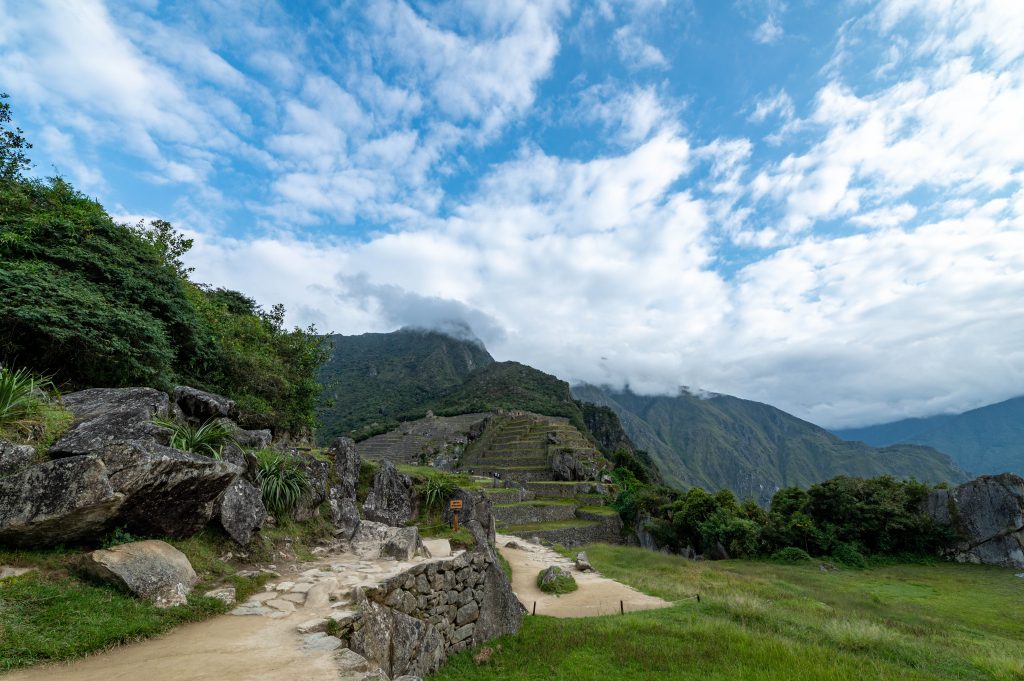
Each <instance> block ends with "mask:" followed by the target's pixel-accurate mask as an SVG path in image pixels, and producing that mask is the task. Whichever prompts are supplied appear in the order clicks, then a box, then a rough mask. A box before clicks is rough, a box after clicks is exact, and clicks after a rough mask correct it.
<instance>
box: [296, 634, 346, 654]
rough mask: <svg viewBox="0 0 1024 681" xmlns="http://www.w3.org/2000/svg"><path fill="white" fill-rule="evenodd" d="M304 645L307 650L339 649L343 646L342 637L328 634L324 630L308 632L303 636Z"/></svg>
mask: <svg viewBox="0 0 1024 681" xmlns="http://www.w3.org/2000/svg"><path fill="white" fill-rule="evenodd" d="M302 646H303V647H304V648H305V649H306V650H325V651H331V650H337V649H338V648H340V647H341V639H339V638H336V637H334V636H328V635H327V634H325V633H324V632H322V631H318V632H316V633H314V634H307V635H305V636H303V637H302Z"/></svg>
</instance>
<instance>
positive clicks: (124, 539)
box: [100, 527, 141, 549]
mask: <svg viewBox="0 0 1024 681" xmlns="http://www.w3.org/2000/svg"><path fill="white" fill-rule="evenodd" d="M140 540H141V538H140V537H136V536H135V535H133V534H132V533H131V532H129V531H128V530H126V529H124V528H123V527H118V528H115V529H114V531H113V532H111V533H110V534H108V535H107V536H106V537H104V538H103V541H102V542H100V548H104V549H109V548H113V547H115V546H120V545H121V544H131V543H132V542H136V541H140Z"/></svg>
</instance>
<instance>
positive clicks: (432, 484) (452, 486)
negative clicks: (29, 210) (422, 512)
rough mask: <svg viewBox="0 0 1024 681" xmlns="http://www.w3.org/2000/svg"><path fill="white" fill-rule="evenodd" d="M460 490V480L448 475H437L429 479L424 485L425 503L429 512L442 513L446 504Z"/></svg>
mask: <svg viewBox="0 0 1024 681" xmlns="http://www.w3.org/2000/svg"><path fill="white" fill-rule="evenodd" d="M458 489H459V485H458V479H457V478H456V477H455V476H454V475H450V474H447V473H437V474H435V475H431V476H430V477H428V478H427V481H426V483H424V485H423V503H424V505H425V506H426V507H427V510H428V511H440V510H442V509H443V507H444V502H445V500H446V499H449V498H450V497H451V496H452V495H454V494H455V492H456V491H457V490H458Z"/></svg>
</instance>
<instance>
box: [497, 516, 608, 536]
mask: <svg viewBox="0 0 1024 681" xmlns="http://www.w3.org/2000/svg"><path fill="white" fill-rule="evenodd" d="M599 524H600V523H598V521H596V520H552V521H550V522H546V523H526V524H524V525H509V526H508V527H506V528H504V529H502V532H504V533H505V534H518V535H524V536H529V535H528V534H527V533H529V532H540V531H542V530H564V529H565V528H567V527H590V526H591V525H599Z"/></svg>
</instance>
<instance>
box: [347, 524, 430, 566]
mask: <svg viewBox="0 0 1024 681" xmlns="http://www.w3.org/2000/svg"><path fill="white" fill-rule="evenodd" d="M351 547H352V551H353V552H354V553H355V554H356V555H358V556H360V557H362V558H370V559H376V558H393V559H395V560H412V559H413V557H415V556H418V555H419V556H426V555H427V551H426V549H425V548H424V547H423V542H422V541H421V540H420V532H419V530H418V529H417V528H416V527H391V526H389V525H384V524H383V523H376V522H373V521H372V520H363V521H362V522H360V523H359V526H358V528H357V529H356V531H355V534H354V535H353V536H352V540H351Z"/></svg>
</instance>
